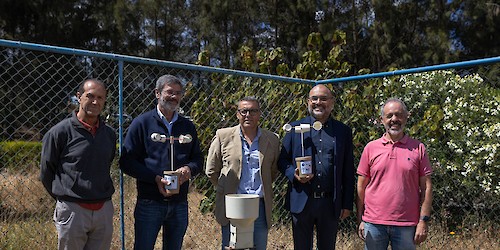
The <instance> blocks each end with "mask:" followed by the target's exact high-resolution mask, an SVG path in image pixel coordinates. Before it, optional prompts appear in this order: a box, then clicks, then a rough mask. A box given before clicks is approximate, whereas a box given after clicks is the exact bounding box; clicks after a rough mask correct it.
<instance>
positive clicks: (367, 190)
mask: <svg viewBox="0 0 500 250" xmlns="http://www.w3.org/2000/svg"><path fill="white" fill-rule="evenodd" d="M380 115H381V120H382V123H383V124H384V127H385V134H384V135H383V136H382V138H380V139H377V140H374V141H371V142H370V143H368V144H367V145H366V147H365V149H364V150H363V154H362V155H361V159H360V161H359V166H358V170H357V173H358V175H359V176H358V196H357V216H358V224H359V226H358V235H359V237H360V238H361V239H363V240H364V241H365V249H375V250H378V249H387V247H388V246H389V242H390V244H391V247H392V249H395V250H398V249H415V248H416V247H415V245H418V244H420V243H421V242H423V241H424V240H425V239H426V238H427V230H428V225H427V223H428V222H429V220H430V214H431V208H432V182H431V178H430V175H431V173H432V168H431V165H430V161H429V157H428V156H427V152H426V150H425V146H424V144H422V143H421V142H419V141H418V140H415V139H412V138H410V137H408V135H406V134H405V133H404V128H405V125H406V122H407V121H408V116H409V113H408V110H407V108H406V105H405V104H404V103H403V101H401V100H400V99H396V98H390V99H388V100H387V101H386V102H385V103H384V105H383V106H382V108H381V111H380Z"/></svg>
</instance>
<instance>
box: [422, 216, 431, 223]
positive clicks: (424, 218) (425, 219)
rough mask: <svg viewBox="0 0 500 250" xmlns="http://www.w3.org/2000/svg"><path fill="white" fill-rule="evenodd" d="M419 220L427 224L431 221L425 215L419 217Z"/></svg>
mask: <svg viewBox="0 0 500 250" xmlns="http://www.w3.org/2000/svg"><path fill="white" fill-rule="evenodd" d="M420 220H421V221H424V222H429V221H431V217H430V216H427V215H424V216H420Z"/></svg>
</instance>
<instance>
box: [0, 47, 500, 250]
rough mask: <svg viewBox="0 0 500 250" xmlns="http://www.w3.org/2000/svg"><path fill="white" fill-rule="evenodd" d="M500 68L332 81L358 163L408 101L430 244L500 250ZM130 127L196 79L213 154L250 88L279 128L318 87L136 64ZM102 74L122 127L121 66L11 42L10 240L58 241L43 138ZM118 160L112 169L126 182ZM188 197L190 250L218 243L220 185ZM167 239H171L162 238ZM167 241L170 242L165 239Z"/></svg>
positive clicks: (5, 195)
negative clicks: (429, 170) (176, 82)
mask: <svg viewBox="0 0 500 250" xmlns="http://www.w3.org/2000/svg"><path fill="white" fill-rule="evenodd" d="M499 66H500V65H499V64H490V65H484V66H478V67H473V68H467V69H460V70H449V71H435V72H426V73H420V74H412V75H404V76H397V77H389V78H383V79H368V80H363V81H353V82H345V83H342V84H336V85H329V87H330V88H331V89H333V90H335V96H336V104H335V106H334V110H333V116H334V117H335V118H336V119H338V120H340V121H342V122H344V123H346V124H348V125H349V126H350V127H351V128H353V136H354V144H355V149H354V150H355V164H356V166H357V162H358V161H359V157H360V155H361V153H362V151H363V147H364V145H366V144H367V143H368V142H369V141H370V140H374V139H377V138H379V137H380V136H381V135H382V133H383V127H382V126H381V124H380V122H379V121H378V116H379V108H380V105H381V104H382V103H383V101H384V100H385V99H387V98H389V97H393V96H397V97H400V98H402V99H403V100H404V101H405V102H406V104H407V105H408V107H409V109H410V112H411V118H410V121H409V123H408V125H407V131H408V133H409V134H410V135H411V136H413V137H415V138H417V139H419V140H421V141H422V142H423V143H424V144H426V146H427V148H428V150H429V155H430V157H431V161H432V165H433V167H434V174H433V185H434V204H433V214H432V218H433V223H432V224H431V230H430V236H429V239H428V240H427V241H426V242H424V243H423V244H422V246H423V248H426V249H449V248H456V247H459V248H465V249H498V248H500V241H499V237H498V236H499V235H498V230H499V229H500V228H499V226H498V224H499V223H500V220H499V219H498V218H499V217H500V180H499V178H500V166H499V154H498V151H497V150H498V148H499V146H500V145H499V143H500V140H499V139H500V118H499V117H500V115H499V113H500V108H499V102H500V94H499V88H498V80H499V79H498V78H499V77H498V72H499ZM123 72H124V76H123V98H124V99H123V104H124V106H123V111H124V112H123V114H124V115H123V122H124V123H123V125H124V126H123V128H124V129H123V131H124V136H125V135H126V129H127V127H128V125H129V124H130V122H131V121H132V119H133V118H134V117H137V116H138V115H139V114H141V113H143V112H145V111H147V110H149V109H152V108H154V106H155V104H156V102H155V100H156V99H155V97H154V86H155V82H156V79H157V78H158V77H159V76H161V75H163V74H172V75H176V76H178V77H179V78H181V79H182V80H183V82H184V83H186V94H185V96H184V99H183V101H182V103H181V110H180V112H181V113H183V114H184V115H185V116H188V117H190V118H191V119H192V120H193V122H194V123H195V125H196V127H197V130H198V134H199V137H200V140H201V146H202V151H203V153H204V156H205V157H206V154H207V152H208V147H209V145H210V141H211V139H212V137H213V136H214V134H215V131H216V129H218V128H222V127H227V126H232V125H235V124H237V119H236V103H237V101H238V100H239V99H240V98H242V97H244V96H247V95H252V96H256V97H257V98H259V99H260V101H261V107H262V111H263V112H262V118H261V126H262V127H264V128H267V129H269V130H271V131H274V132H276V133H278V134H279V135H280V136H281V137H283V136H284V132H283V131H282V129H281V127H282V126H283V125H284V124H285V123H288V122H291V121H294V120H297V119H299V118H301V117H304V116H306V115H307V110H306V97H307V93H308V91H309V89H310V88H311V86H312V85H310V84H300V83H285V82H280V81H278V80H264V79H258V78H252V77H243V76H234V75H224V74H220V73H207V72H203V71H195V70H185V69H176V68H167V67H160V66H151V65H146V64H140V63H125V64H124V71H123ZM87 78H99V79H101V80H103V81H104V82H105V83H106V84H107V85H108V89H109V90H108V96H107V102H106V108H105V110H104V112H103V117H105V118H106V120H107V122H108V123H109V124H110V125H111V126H113V127H114V128H116V129H117V133H118V131H119V130H118V126H119V124H118V121H119V113H118V110H119V102H118V96H119V87H118V86H119V85H118V79H119V77H118V62H117V61H114V60H109V59H103V58H99V57H88V56H77V55H62V54H57V53H49V52H37V51H32V50H26V49H17V48H8V47H0V98H1V103H2V105H1V106H0V114H1V117H0V138H1V140H0V180H1V185H0V233H1V237H0V238H1V239H0V248H2V249H25V248H28V247H33V246H36V247H37V248H40V249H54V248H56V246H57V234H56V231H55V227H54V226H53V222H52V213H53V209H54V201H53V200H52V198H51V197H50V196H49V195H48V194H47V193H46V191H45V190H44V188H43V186H42V184H41V183H40V181H39V180H38V172H39V159H40V150H41V138H42V136H43V134H44V133H45V132H47V131H48V129H49V128H50V127H52V126H53V125H55V124H56V123H57V122H59V121H60V120H62V119H64V118H65V117H67V116H68V115H69V114H70V112H71V111H72V110H73V109H74V108H75V107H76V106H77V105H78V103H77V100H76V98H75V93H76V89H77V86H78V84H79V83H80V82H81V81H83V80H84V79H87ZM118 169H119V168H118V164H117V161H115V163H114V166H113V170H112V176H113V179H114V183H115V186H116V190H119V177H120V172H119V170H118ZM123 180H124V181H123V184H124V190H123V196H124V199H123V202H124V211H123V213H124V225H125V227H124V230H125V237H124V238H123V239H122V238H121V233H120V229H121V226H120V216H119V215H120V214H119V210H120V206H119V204H120V196H119V195H118V192H117V193H115V195H114V196H113V201H114V204H115V211H116V212H115V220H114V221H115V225H114V229H115V230H114V235H113V243H112V248H113V249H120V248H121V246H122V241H123V240H124V241H125V247H126V248H128V249H130V248H132V245H133V238H134V237H133V223H134V221H133V210H134V206H135V198H136V190H135V180H134V179H132V178H130V177H128V176H124V179H123ZM285 186H286V179H285V178H283V177H282V176H280V177H279V178H278V180H277V181H276V182H275V183H274V192H275V199H274V202H275V206H274V208H273V221H274V225H273V227H272V228H271V229H270V233H269V242H268V248H269V249H292V248H293V244H292V233H291V222H290V216H289V214H288V212H287V211H286V210H285V209H284V197H285V192H286V188H285ZM190 190H191V191H190V194H189V196H188V200H189V204H190V210H189V226H188V230H187V233H186V236H185V238H184V246H183V248H184V249H218V248H219V246H220V226H219V225H218V224H217V223H216V222H215V219H214V216H213V214H212V210H213V199H214V196H215V194H214V190H213V187H212V186H211V184H210V182H209V181H208V179H207V177H206V176H204V175H203V174H202V175H199V176H197V177H196V178H194V180H193V181H192V183H191V188H190ZM159 239H160V238H159ZM157 242H158V243H157V247H158V248H161V243H160V242H161V240H158V241H157ZM362 246H363V243H362V241H361V240H360V239H359V238H358V237H357V236H356V218H355V216H350V217H349V218H347V219H346V220H344V221H342V222H341V224H340V229H339V233H338V237H337V248H338V249H362Z"/></svg>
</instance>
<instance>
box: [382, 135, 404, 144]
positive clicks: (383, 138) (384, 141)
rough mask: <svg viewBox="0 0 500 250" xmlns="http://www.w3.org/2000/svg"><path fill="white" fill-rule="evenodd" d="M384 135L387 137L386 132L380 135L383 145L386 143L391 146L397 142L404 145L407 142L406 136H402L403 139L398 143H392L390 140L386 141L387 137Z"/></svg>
mask: <svg viewBox="0 0 500 250" xmlns="http://www.w3.org/2000/svg"><path fill="white" fill-rule="evenodd" d="M386 135H387V132H386V133H384V135H382V143H383V144H384V145H386V144H388V143H391V144H396V143H398V142H399V143H401V144H406V142H407V141H408V135H407V134H405V135H403V138H401V139H400V140H399V141H396V142H394V141H392V140H390V139H387V136H386Z"/></svg>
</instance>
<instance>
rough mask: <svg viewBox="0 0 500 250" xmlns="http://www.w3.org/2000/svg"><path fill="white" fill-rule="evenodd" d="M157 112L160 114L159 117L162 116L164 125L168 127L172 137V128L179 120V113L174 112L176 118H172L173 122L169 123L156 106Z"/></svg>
mask: <svg viewBox="0 0 500 250" xmlns="http://www.w3.org/2000/svg"><path fill="white" fill-rule="evenodd" d="M156 111H157V112H158V115H159V116H160V118H161V120H162V121H163V124H165V126H167V129H168V134H169V135H172V126H173V124H174V122H175V121H177V118H179V115H178V114H177V112H174V116H172V120H171V121H168V120H167V118H165V116H164V115H163V113H162V112H161V111H160V109H159V108H158V106H156Z"/></svg>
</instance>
